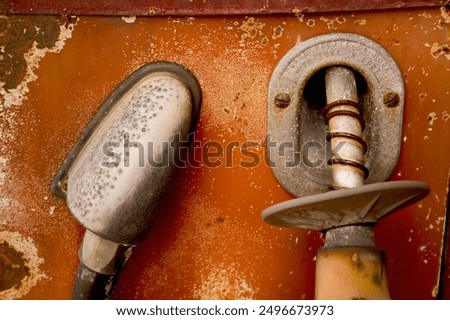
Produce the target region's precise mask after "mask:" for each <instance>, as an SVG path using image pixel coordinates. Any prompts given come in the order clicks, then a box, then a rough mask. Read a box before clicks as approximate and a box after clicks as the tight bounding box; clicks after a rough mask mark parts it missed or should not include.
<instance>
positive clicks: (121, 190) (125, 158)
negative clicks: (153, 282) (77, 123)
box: [52, 62, 201, 298]
mask: <svg viewBox="0 0 450 320" xmlns="http://www.w3.org/2000/svg"><path fill="white" fill-rule="evenodd" d="M200 101H201V91H200V86H199V84H198V82H197V80H196V78H195V77H194V76H193V75H192V74H191V73H190V72H189V71H188V70H186V69H185V68H184V67H182V66H180V65H177V64H174V63H169V62H157V63H151V64H148V65H146V66H144V67H142V68H140V69H139V70H137V71H136V72H134V73H133V74H132V75H130V76H129V77H128V78H127V79H126V80H125V81H124V82H123V83H122V84H121V85H120V86H119V87H118V88H117V89H116V90H115V91H114V92H113V93H112V94H111V95H110V96H109V97H108V98H107V99H106V101H105V102H104V103H103V105H102V106H101V107H100V110H99V111H98V112H97V114H96V116H95V117H94V118H93V120H92V121H91V123H90V124H89V125H88V127H87V128H86V130H85V131H84V132H83V134H82V136H81V138H80V139H79V141H78V143H77V144H76V145H75V146H74V148H73V149H72V151H71V152H70V153H69V155H68V157H67V159H66V161H65V162H64V164H63V166H62V167H61V169H60V171H59V172H58V174H57V175H56V176H55V178H54V181H53V183H52V191H53V192H54V193H55V194H56V195H60V196H62V197H65V198H66V199H67V205H68V207H69V209H70V211H71V212H72V214H73V215H74V216H75V217H76V218H77V219H78V221H79V222H80V223H81V224H82V225H83V226H84V227H86V229H87V230H88V231H87V232H86V235H85V238H84V240H83V245H82V248H81V250H80V260H81V265H80V268H79V270H78V280H77V281H80V286H79V288H78V289H77V288H76V289H75V291H74V298H83V297H88V298H92V296H91V295H90V294H85V293H86V292H91V291H92V292H97V291H98V290H95V288H94V289H93V288H91V289H92V290H91V291H90V289H89V290H88V289H87V288H84V289H80V288H83V286H84V284H83V283H84V281H85V279H91V280H89V281H88V282H91V283H92V284H93V286H94V287H95V285H94V284H99V285H100V286H101V284H102V283H104V282H105V281H106V282H108V283H113V282H114V281H115V280H114V279H115V278H114V277H113V275H116V274H117V272H118V270H120V268H121V267H122V265H123V264H124V263H125V262H126V259H125V256H126V254H125V253H127V252H129V251H130V250H131V249H130V248H131V247H132V246H134V245H135V244H137V243H139V242H140V241H141V240H142V238H143V237H144V236H145V235H146V234H147V232H148V230H149V228H150V227H151V224H152V222H153V220H154V216H155V211H156V206H157V203H158V200H159V199H160V197H161V196H162V194H163V193H164V191H165V189H166V186H167V183H168V181H169V180H170V178H171V176H172V171H173V167H174V163H175V161H176V159H179V155H180V150H181V149H182V148H181V147H182V146H183V145H187V142H188V137H189V134H190V132H191V131H192V129H193V128H194V127H195V123H196V119H197V118H198V113H199V108H200ZM130 252H131V251H130ZM124 254H125V256H124ZM92 272H94V273H95V274H96V275H94V274H91V273H92ZM83 275H84V276H83ZM101 275H105V277H102V276H101ZM113 280H114V281H113ZM111 281H113V282H111ZM77 292H78V293H77ZM80 292H81V293H80ZM83 292H84V293H83ZM100 296H101V295H98V297H100ZM106 296H109V295H105V297H106Z"/></svg>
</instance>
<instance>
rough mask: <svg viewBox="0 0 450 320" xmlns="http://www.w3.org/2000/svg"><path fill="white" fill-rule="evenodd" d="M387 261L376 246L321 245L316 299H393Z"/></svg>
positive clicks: (318, 257) (317, 263)
mask: <svg viewBox="0 0 450 320" xmlns="http://www.w3.org/2000/svg"><path fill="white" fill-rule="evenodd" d="M384 261H385V259H384V253H383V251H381V250H379V249H377V248H371V247H322V248H321V249H319V251H318V253H317V261H316V292H315V299H318V300H342V299H346V300H350V299H380V300H381V299H390V296H389V289H388V284H387V277H386V268H385V263H384Z"/></svg>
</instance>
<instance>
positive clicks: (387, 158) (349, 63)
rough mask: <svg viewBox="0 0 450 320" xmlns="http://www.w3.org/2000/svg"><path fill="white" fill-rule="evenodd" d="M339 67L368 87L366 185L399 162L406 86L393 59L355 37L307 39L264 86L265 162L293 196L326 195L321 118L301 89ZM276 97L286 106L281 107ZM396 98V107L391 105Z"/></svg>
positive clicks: (326, 155)
mask: <svg viewBox="0 0 450 320" xmlns="http://www.w3.org/2000/svg"><path fill="white" fill-rule="evenodd" d="M338 65H341V66H346V67H349V68H351V69H352V70H354V71H356V72H357V73H359V74H360V75H361V76H362V78H363V79H364V81H365V82H366V84H367V88H366V90H365V93H363V94H362V96H361V97H359V98H360V101H361V108H362V109H363V117H364V120H365V123H366V129H365V130H364V132H363V137H362V138H363V140H365V141H366V142H367V153H366V154H365V159H364V163H365V165H366V167H367V169H368V171H369V172H370V173H369V174H368V176H367V179H366V181H365V182H366V183H367V184H371V183H377V182H382V181H385V180H386V179H387V178H388V177H389V176H390V175H391V173H392V171H393V170H394V168H395V166H396V164H397V161H398V157H399V154H400V146H401V138H402V134H401V132H402V120H403V107H404V84H403V79H402V75H401V73H400V70H399V69H398V66H397V64H396V63H395V61H394V59H393V58H392V57H391V56H390V54H389V53H388V52H387V51H386V50H385V49H384V48H382V47H381V46H380V45H378V44H377V43H375V42H373V41H372V40H369V39H367V38H365V37H362V36H359V35H355V34H347V33H332V34H326V35H321V36H317V37H314V38H311V39H309V40H306V41H304V42H300V43H299V44H297V45H296V46H295V47H294V48H293V49H291V50H290V51H289V52H288V53H287V54H286V55H285V56H284V57H283V58H282V60H281V61H280V62H279V64H278V65H277V66H276V68H275V70H274V72H273V74H272V77H271V79H270V83H269V88H268V104H269V108H268V110H269V115H268V120H269V123H268V127H269V136H268V139H269V141H268V143H267V145H268V149H269V150H268V157H269V163H270V165H271V167H272V171H273V173H274V175H275V177H276V178H277V180H278V182H279V183H280V184H281V185H282V187H283V188H284V189H286V190H287V191H288V192H289V193H291V194H292V195H293V196H295V197H303V196H308V195H313V194H320V193H324V192H327V191H329V190H330V186H331V185H332V181H331V165H329V164H327V160H328V159H329V158H330V150H329V149H330V144H329V142H328V141H327V132H326V131H327V128H326V124H325V123H324V116H323V113H322V112H321V110H320V109H317V107H313V106H310V105H309V104H308V101H307V99H306V98H305V92H304V91H305V89H307V83H308V81H309V80H310V79H311V78H312V77H313V76H314V75H315V74H316V73H318V72H320V71H321V70H324V69H326V68H328V67H331V66H338ZM280 97H281V98H283V101H285V102H286V103H283V104H282V105H281V104H280V99H281V98H280ZM391 97H395V99H391ZM388 98H389V99H388ZM394 100H395V106H394V105H393V104H392V103H390V102H392V101H394ZM322 107H323V106H322ZM311 158H312V159H311Z"/></svg>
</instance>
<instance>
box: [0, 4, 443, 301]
mask: <svg viewBox="0 0 450 320" xmlns="http://www.w3.org/2000/svg"><path fill="white" fill-rule="evenodd" d="M0 19H1V20H0V22H1V26H3V28H2V30H1V31H2V34H1V40H2V44H1V45H2V46H3V47H4V49H3V51H2V52H1V53H0V54H1V55H2V57H3V59H2V60H1V63H0V66H1V68H0V71H1V74H0V77H1V79H0V81H1V82H2V83H3V85H2V87H1V89H0V102H1V105H0V134H1V139H2V144H1V146H0V219H1V220H0V258H1V259H0V261H10V260H11V261H16V262H14V263H15V265H19V266H21V267H19V268H16V269H14V268H9V269H8V270H9V271H10V272H12V271H14V272H16V273H14V276H13V277H11V276H10V277H9V279H10V280H9V282H8V284H9V285H10V287H9V288H8V286H7V285H5V286H4V287H3V288H2V287H0V297H1V298H24V299H68V298H69V297H70V292H71V289H72V282H73V279H74V275H75V272H76V268H77V264H78V257H77V251H78V247H79V244H80V241H81V236H82V233H83V228H82V227H81V226H80V225H78V223H77V222H76V221H75V219H74V218H72V216H71V214H70V212H69V210H68V208H67V206H66V204H65V202H64V201H62V200H60V199H57V198H56V197H54V196H53V195H52V194H51V193H50V191H49V186H50V182H51V180H52V177H53V175H54V174H55V171H56V170H57V169H58V167H59V165H60V163H61V161H62V160H63V159H64V158H65V156H66V154H67V152H68V151H69V150H70V148H71V147H72V145H73V144H74V143H75V141H76V140H77V138H78V136H79V135H80V133H81V132H82V130H83V129H84V127H85V126H86V124H87V123H88V121H89V120H90V118H91V117H92V116H93V115H94V114H95V112H96V110H97V107H98V106H99V105H100V104H101V102H102V101H103V99H105V98H106V97H107V96H108V94H109V93H110V92H111V91H112V90H114V88H115V87H116V86H117V85H118V84H119V83H120V82H121V81H122V80H123V79H125V78H126V77H127V76H128V75H129V74H130V73H132V72H133V71H134V70H136V69H137V68H138V67H139V66H142V65H143V64H145V63H148V62H151V61H155V60H169V61H174V62H177V63H180V64H183V65H184V66H186V67H187V68H189V69H190V70H191V71H192V72H193V73H194V74H195V75H196V77H197V78H198V79H199V81H200V84H201V86H202V88H203V96H204V101H203V107H202V110H201V115H200V122H199V126H198V129H197V131H196V135H195V139H196V141H198V143H197V144H196V145H194V146H193V148H192V149H191V150H192V151H193V152H191V154H190V157H191V160H192V162H194V161H193V160H194V159H197V160H199V165H196V166H189V167H187V168H179V169H177V170H176V172H175V175H176V178H175V179H174V180H173V181H172V183H171V185H170V187H169V191H168V193H167V194H166V196H165V198H164V199H163V201H162V202H161V204H160V207H159V211H160V214H159V216H158V217H157V219H156V221H155V223H154V226H153V229H152V231H151V233H150V234H149V236H148V237H147V238H146V240H145V241H144V242H143V243H142V244H141V245H140V246H138V247H137V249H136V251H135V254H134V255H133V256H132V257H131V259H130V261H129V262H128V264H127V265H126V267H125V269H124V271H123V272H122V274H121V278H120V280H119V283H118V286H117V290H116V293H115V296H114V297H115V298H117V299H214V298H217V299H305V298H306V299H311V298H313V290H314V267H315V255H316V251H317V249H318V248H319V247H320V246H321V245H322V243H323V240H322V238H321V234H320V233H319V232H314V231H306V230H296V229H280V228H275V227H271V226H269V225H266V224H265V223H263V221H262V219H261V211H262V210H263V209H264V208H266V207H268V206H270V205H271V204H274V203H278V202H281V201H284V200H287V199H290V198H291V196H290V195H289V194H288V193H287V192H286V191H284V190H283V189H282V187H281V186H280V185H279V184H278V183H277V181H276V179H275V178H274V177H273V175H272V173H271V170H270V168H269V167H268V166H267V165H266V163H265V162H264V157H265V145H264V141H265V136H266V133H267V132H266V131H267V123H266V122H267V98H266V96H267V86H268V82H269V78H270V75H271V72H272V70H273V69H274V67H275V65H276V64H277V63H278V61H279V60H280V59H281V57H282V56H283V55H284V54H285V53H286V52H287V51H288V50H289V49H290V48H292V47H293V46H294V45H295V44H296V43H297V42H299V41H304V40H306V39H308V38H311V37H313V36H316V35H320V34H323V33H329V32H352V33H356V34H360V35H363V36H365V37H368V38H370V39H372V40H374V41H376V42H378V43H379V44H381V45H382V46H383V47H385V48H386V49H387V50H388V51H389V52H390V54H391V55H392V56H393V57H394V59H395V60H396V61H397V62H398V65H399V67H400V70H401V72H402V74H403V75H404V80H405V84H406V105H405V115H404V122H403V137H402V151H401V155H400V159H399V162H398V165H397V167H396V169H395V172H394V173H393V175H392V176H391V180H400V179H414V180H423V181H426V182H428V183H429V184H430V186H431V189H432V191H431V194H430V196H429V197H427V198H426V199H424V200H423V201H421V202H420V203H418V204H416V205H413V206H412V207H410V208H406V209H403V210H401V211H400V212H397V213H395V214H394V215H391V216H389V217H387V218H386V219H384V220H383V221H382V222H381V223H380V224H379V225H378V226H377V227H376V229H375V232H376V236H377V241H378V245H379V246H380V247H381V248H383V249H384V250H385V251H386V255H387V272H388V281H389V287H390V288H389V289H390V291H391V296H392V297H393V298H394V299H432V298H435V297H436V296H437V293H438V291H439V278H440V277H439V272H440V268H441V259H442V258H441V257H442V255H441V254H442V250H443V241H444V225H445V215H446V205H447V204H446V196H447V192H448V190H447V183H448V176H449V169H450V168H449V167H450V164H449V161H448V159H449V155H450V142H449V139H448V136H449V135H450V126H449V123H450V122H449V118H450V90H449V89H448V86H446V81H447V79H448V75H449V71H450V64H449V61H450V53H449V42H448V36H449V24H450V16H449V14H448V11H447V10H446V8H444V7H441V8H432V9H408V10H406V9H405V10H392V11H383V12H360V13H327V14H304V13H300V12H296V13H295V14H290V15H281V16H227V17H195V18H193V17H123V18H122V17H88V16H80V17H77V18H70V19H68V18H65V19H62V18H61V19H59V18H56V17H49V16H47V17H31V16H14V17H9V16H6V17H0ZM12 26H15V27H17V26H20V28H19V30H24V33H23V34H22V33H19V34H18V33H15V32H14V30H17V28H12ZM36 27H38V28H36ZM17 39H19V40H17ZM8 59H9V60H8ZM5 61H9V63H5ZM208 141H217V142H218V143H220V145H222V146H224V148H225V149H224V150H228V155H227V157H226V158H225V156H224V157H216V158H214V159H212V158H207V152H206V151H207V150H206V149H205V148H204V146H205V145H206V143H207V142H208ZM248 141H252V142H255V143H256V144H255V148H254V149H252V150H253V151H254V153H255V154H256V155H257V158H256V160H257V161H256V162H257V163H255V164H254V165H253V166H252V167H251V168H248V167H244V166H242V165H240V164H242V162H246V163H249V162H252V161H253V160H254V159H253V158H249V157H248V156H247V155H246V154H245V153H243V152H242V149H241V147H242V145H243V144H244V143H245V142H248ZM227 148H228V149H227ZM212 160H219V161H222V162H221V164H220V165H219V166H217V167H214V166H211V165H209V166H208V165H206V164H207V161H210V162H211V161H212ZM14 259H15V260H14ZM21 261H22V262H21ZM13 269H14V270H13ZM8 274H11V273H8Z"/></svg>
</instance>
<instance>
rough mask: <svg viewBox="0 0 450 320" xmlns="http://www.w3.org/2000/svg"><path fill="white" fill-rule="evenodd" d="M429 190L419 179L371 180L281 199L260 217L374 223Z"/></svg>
mask: <svg viewBox="0 0 450 320" xmlns="http://www.w3.org/2000/svg"><path fill="white" fill-rule="evenodd" d="M429 192H430V188H429V186H428V185H427V184H426V183H423V182H419V181H392V182H382V183H374V184H369V185H365V186H362V187H358V188H353V189H342V190H335V191H330V192H326V193H322V194H318V195H313V196H308V197H303V198H297V199H293V200H289V201H285V202H282V203H279V204H276V205H274V206H271V207H269V208H267V209H265V210H264V211H263V212H262V217H263V219H264V221H266V222H267V223H269V224H272V225H275V226H280V227H296V228H305V229H316V230H326V229H330V228H334V227H339V226H345V225H352V224H361V223H375V222H377V221H378V220H379V219H380V218H381V217H383V216H384V215H386V214H388V213H390V212H392V211H394V210H396V209H399V208H402V207H405V206H408V205H410V204H412V203H414V202H416V201H419V200H420V199H422V198H424V197H425V196H427V195H428V193H429Z"/></svg>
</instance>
